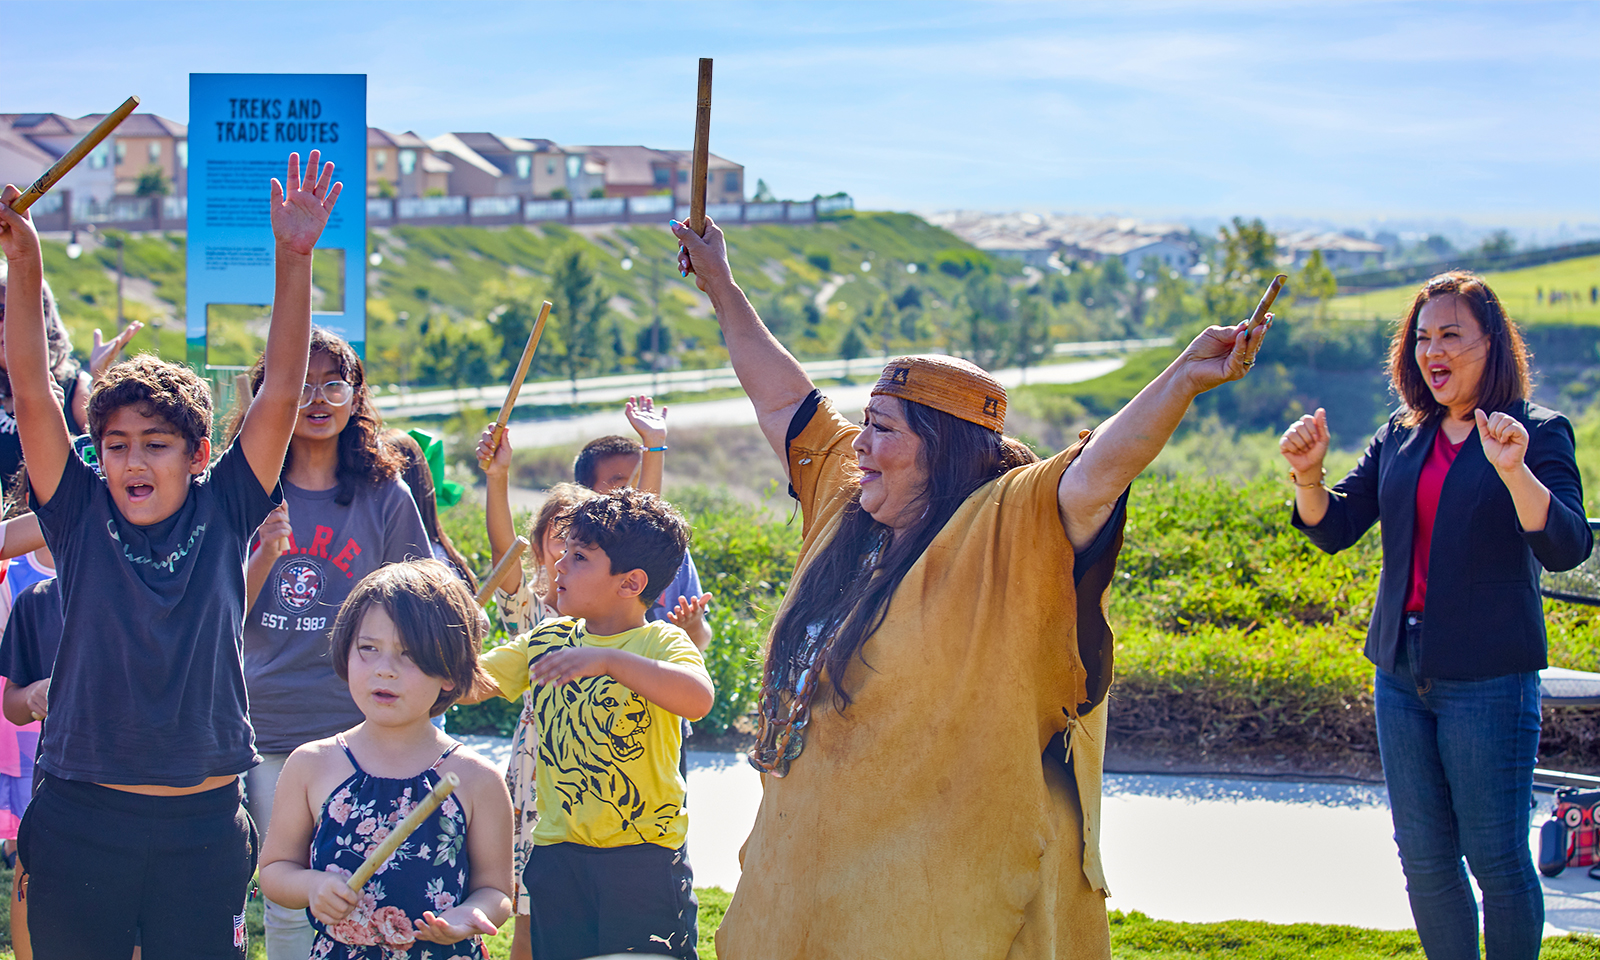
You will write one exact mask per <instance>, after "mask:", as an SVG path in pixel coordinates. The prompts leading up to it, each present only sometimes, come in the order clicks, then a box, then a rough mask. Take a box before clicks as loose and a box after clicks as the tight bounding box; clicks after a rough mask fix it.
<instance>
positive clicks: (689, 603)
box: [667, 593, 711, 631]
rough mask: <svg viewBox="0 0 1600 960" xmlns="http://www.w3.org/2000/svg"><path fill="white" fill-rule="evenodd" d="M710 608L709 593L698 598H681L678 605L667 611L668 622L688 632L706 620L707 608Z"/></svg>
mask: <svg viewBox="0 0 1600 960" xmlns="http://www.w3.org/2000/svg"><path fill="white" fill-rule="evenodd" d="M710 606H711V594H709V593H702V594H701V595H700V596H698V597H679V598H678V602H677V604H676V605H675V606H673V608H672V609H671V610H668V611H667V622H668V623H670V624H672V625H673V626H675V627H681V628H683V629H684V630H686V631H687V630H690V629H691V628H693V627H696V626H699V625H700V623H702V622H703V621H704V620H705V618H706V608H708V607H710Z"/></svg>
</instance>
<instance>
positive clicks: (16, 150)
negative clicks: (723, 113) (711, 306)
mask: <svg viewBox="0 0 1600 960" xmlns="http://www.w3.org/2000/svg"><path fill="white" fill-rule="evenodd" d="M103 117H104V114H90V115H89V116H86V117H76V118H73V117H65V116H62V115H61V114H57V113H0V183H16V184H26V183H30V182H32V181H33V180H34V179H35V178H37V177H38V176H39V174H41V173H43V172H44V171H45V170H46V169H47V168H48V167H49V166H50V165H51V164H52V163H54V162H55V161H56V160H57V159H59V158H60V157H61V155H62V154H64V153H65V152H66V151H67V150H68V149H69V148H70V147H71V146H72V145H73V144H75V143H77V142H78V140H79V139H80V138H82V137H83V135H84V134H85V133H88V132H89V130H90V129H92V128H93V127H94V125H95V124H96V123H98V122H99V121H100V120H101V119H102V118H103ZM691 167H692V162H691V153H690V151H688V150H657V149H654V148H651V147H645V146H627V145H624V146H570V145H562V144H558V143H556V142H555V141H553V140H543V139H534V138H522V137H508V136H502V135H499V134H493V133H446V134H441V135H440V136H437V137H433V138H431V139H427V140H425V139H423V138H422V137H420V136H418V135H417V134H415V133H412V132H409V131H408V132H406V133H393V132H391V131H388V130H382V129H379V128H377V127H370V128H368V130H367V195H368V196H369V197H374V198H408V197H430V196H459V197H468V198H476V197H522V198H528V199H532V200H548V199H554V198H583V199H589V198H628V197H644V196H664V197H671V198H672V199H673V200H674V201H675V202H677V203H687V202H688V199H689V192H690V183H689V180H690V169H691ZM188 175H189V139H188V127H187V126H186V125H185V124H182V123H178V122H177V121H175V120H169V119H167V118H166V117H162V116H158V115H157V114H153V113H135V114H133V115H132V116H130V117H128V119H127V120H125V121H123V123H122V125H121V126H119V127H118V128H117V130H116V132H115V133H113V134H112V136H110V137H109V138H107V139H106V141H105V142H103V143H101V144H100V145H99V146H98V147H96V148H95V149H94V151H93V152H91V153H90V154H89V156H88V158H87V159H86V160H85V161H84V162H82V163H80V164H78V166H77V167H76V168H74V169H73V171H72V172H71V173H70V174H68V175H67V177H66V178H65V179H64V180H63V181H62V183H61V189H62V190H63V191H70V192H71V195H72V197H73V201H74V204H75V205H77V206H79V207H80V208H82V210H83V211H84V212H85V213H86V214H92V213H93V212H94V211H96V210H100V209H104V208H107V207H109V206H110V205H111V204H113V203H114V202H115V200H116V198H118V197H133V196H141V195H150V194H152V193H154V194H159V195H164V196H168V197H173V198H183V197H186V196H187V195H188V180H189V177H188ZM706 186H707V189H706V195H707V202H709V203H724V204H725V203H739V202H742V201H743V200H744V194H745V183H744V167H743V166H742V165H741V164H738V163H735V162H733V161H731V160H728V159H726V158H723V157H718V156H715V155H712V157H711V158H710V165H709V171H708V177H707V185H706ZM178 206H179V207H181V206H182V205H181V204H179V205H178Z"/></svg>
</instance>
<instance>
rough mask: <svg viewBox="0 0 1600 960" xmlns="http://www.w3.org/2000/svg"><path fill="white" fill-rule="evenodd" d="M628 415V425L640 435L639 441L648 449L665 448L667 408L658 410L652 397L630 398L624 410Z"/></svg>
mask: <svg viewBox="0 0 1600 960" xmlns="http://www.w3.org/2000/svg"><path fill="white" fill-rule="evenodd" d="M622 412H623V413H625V414H627V416H628V423H629V424H631V425H632V426H633V429H634V432H635V433H637V434H639V440H640V442H642V443H643V444H644V445H645V446H647V447H664V446H666V445H667V408H666V407H661V408H660V409H659V410H658V409H656V406H655V401H654V400H652V399H651V398H650V397H629V398H628V403H627V406H625V407H623V408H622Z"/></svg>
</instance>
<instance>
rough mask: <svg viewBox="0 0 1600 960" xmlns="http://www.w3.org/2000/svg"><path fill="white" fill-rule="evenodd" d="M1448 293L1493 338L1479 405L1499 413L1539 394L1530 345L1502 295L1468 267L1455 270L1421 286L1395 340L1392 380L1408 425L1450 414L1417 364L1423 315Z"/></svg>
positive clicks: (1489, 339) (1392, 344)
mask: <svg viewBox="0 0 1600 960" xmlns="http://www.w3.org/2000/svg"><path fill="white" fill-rule="evenodd" d="M1445 297H1454V298H1455V300H1456V303H1458V304H1461V305H1462V306H1465V307H1466V308H1467V312H1469V313H1471V314H1472V318H1473V319H1474V320H1476V321H1478V327H1479V328H1480V329H1482V330H1483V337H1484V340H1486V341H1487V342H1488V354H1487V356H1486V357H1485V358H1484V364H1483V379H1482V380H1481V381H1479V383H1478V402H1477V406H1478V407H1480V408H1482V409H1483V410H1485V411H1487V412H1489V413H1493V412H1495V411H1497V410H1506V409H1508V408H1509V407H1510V406H1511V405H1512V404H1514V403H1516V402H1517V401H1519V400H1526V399H1528V398H1529V397H1530V396H1532V395H1533V382H1532V379H1531V378H1530V377H1529V375H1528V345H1527V344H1526V343H1525V342H1524V341H1523V339H1522V331H1521V329H1519V328H1518V327H1517V323H1516V321H1515V320H1512V319H1511V317H1509V316H1508V315H1507V314H1506V310H1505V307H1503V306H1501V305H1500V298H1499V297H1497V296H1495V293H1494V291H1493V290H1492V289H1490V288H1489V285H1488V284H1487V283H1484V282H1483V278H1482V277H1480V276H1478V275H1477V274H1475V273H1470V272H1468V271H1466V270H1451V271H1449V272H1448V273H1441V274H1439V275H1438V276H1436V277H1434V278H1433V279H1432V280H1429V281H1428V282H1427V283H1425V284H1423V285H1422V287H1421V288H1420V289H1418V290H1417V294H1416V296H1414V297H1412V298H1411V306H1409V307H1407V308H1406V314H1405V316H1403V317H1401V318H1400V323H1399V325H1398V326H1396V327H1395V331H1394V336H1393V338H1392V339H1390V341H1389V383H1390V386H1391V387H1392V389H1393V390H1394V392H1395V394H1396V395H1397V396H1398V397H1399V398H1400V402H1401V403H1403V404H1405V410H1404V411H1403V412H1402V414H1401V417H1400V420H1401V422H1402V423H1404V424H1406V425H1407V426H1411V427H1416V426H1421V425H1422V424H1424V423H1431V422H1433V421H1434V420H1438V419H1442V418H1443V417H1445V416H1447V415H1448V414H1449V411H1448V410H1447V409H1445V407H1444V405H1443V404H1441V403H1440V402H1439V401H1437V400H1435V399H1434V398H1433V391H1432V390H1430V389H1428V380H1427V378H1426V377H1425V376H1423V373H1422V369H1421V368H1420V367H1418V366H1417V318H1418V317H1419V316H1421V315H1422V308H1423V307H1424V306H1426V305H1427V303H1428V301H1430V300H1439V299H1443V298H1445Z"/></svg>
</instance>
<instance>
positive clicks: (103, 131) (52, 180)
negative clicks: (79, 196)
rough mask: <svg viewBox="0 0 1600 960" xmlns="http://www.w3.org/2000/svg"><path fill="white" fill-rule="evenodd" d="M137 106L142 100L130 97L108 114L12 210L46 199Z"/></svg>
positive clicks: (53, 164)
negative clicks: (48, 193)
mask: <svg viewBox="0 0 1600 960" xmlns="http://www.w3.org/2000/svg"><path fill="white" fill-rule="evenodd" d="M137 106H139V98H138V97H129V98H128V99H126V100H124V101H122V106H120V107H118V108H117V109H115V110H113V111H111V112H110V113H108V114H106V117H105V119H104V120H101V121H100V122H99V123H97V124H95V125H94V129H93V130H90V131H89V133H88V134H87V135H86V136H85V137H84V138H83V139H82V140H79V141H78V142H77V143H76V144H74V145H73V147H72V149H71V150H68V151H67V152H66V153H64V154H62V155H61V159H60V160H57V161H56V162H55V163H52V164H51V165H50V169H48V170H46V171H45V172H44V173H43V174H41V175H40V177H39V179H37V180H35V181H33V185H32V186H31V187H29V188H28V189H26V190H24V191H22V196H20V197H18V198H17V199H16V200H15V201H13V202H12V204H11V209H13V210H15V211H16V212H18V213H21V212H22V211H24V210H26V209H28V208H29V207H31V206H33V202H34V201H35V200H37V199H39V198H40V197H42V196H44V195H45V192H46V191H48V190H49V189H50V188H51V187H53V186H55V185H56V184H57V183H58V182H60V180H61V178H62V177H64V176H66V175H67V173H68V172H69V171H71V170H72V168H73V167H75V166H77V165H78V162H79V161H80V160H82V159H83V158H84V157H86V156H88V155H89V151H90V150H93V149H94V148H95V147H97V146H99V145H100V141H102V140H104V139H105V138H106V137H108V136H110V134H111V131H113V130H115V129H117V125H118V124H120V123H122V121H124V120H126V119H128V114H130V113H132V112H133V111H134V108H135V107H137Z"/></svg>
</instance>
